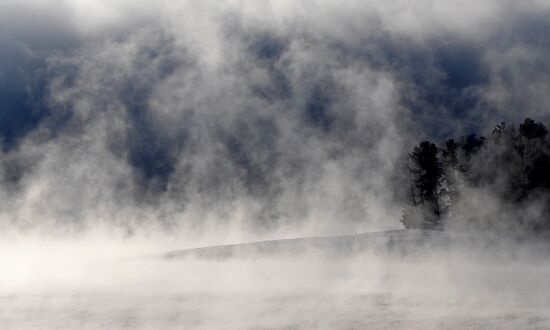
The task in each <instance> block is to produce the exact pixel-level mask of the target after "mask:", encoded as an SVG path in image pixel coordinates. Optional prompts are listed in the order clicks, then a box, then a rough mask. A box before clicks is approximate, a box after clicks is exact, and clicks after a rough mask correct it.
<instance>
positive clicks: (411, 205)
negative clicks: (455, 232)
mask: <svg viewBox="0 0 550 330" xmlns="http://www.w3.org/2000/svg"><path fill="white" fill-rule="evenodd" d="M407 174H408V180H409V182H408V185H409V186H410V193H409V197H408V199H407V203H406V206H405V207H404V210H403V217H402V222H403V224H404V225H405V227H406V228H440V227H443V225H445V224H446V223H447V222H448V221H451V220H452V221H458V222H462V223H466V224H468V225H473V226H479V227H478V228H491V227H493V228H499V229H511V228H515V229H518V228H522V229H524V230H525V229H526V230H531V231H550V138H549V135H548V129H547V127H546V126H545V125H544V124H543V123H540V122H536V121H534V120H533V119H530V118H527V119H525V120H524V122H523V123H522V124H520V125H519V126H518V127H516V126H514V125H506V124H505V123H501V124H499V125H497V126H496V127H495V129H494V130H493V131H492V134H491V135H489V137H488V138H485V137H483V136H478V135H475V134H470V135H467V136H463V137H461V138H459V139H458V140H455V139H448V140H446V141H445V142H444V143H443V144H442V145H441V147H440V148H438V147H437V146H436V145H435V144H433V143H431V142H429V141H423V142H421V143H420V144H419V145H418V146H416V147H415V148H414V149H413V150H412V152H411V153H410V154H409V155H408V164H407ZM461 191H468V192H474V194H473V195H472V194H469V195H468V194H462V193H461ZM476 192H477V193H476ZM485 197H489V198H488V199H487V198H485ZM476 198H477V199H480V198H481V199H484V200H487V201H489V202H488V203H487V204H486V205H484V204H483V203H484V202H480V201H478V200H476ZM470 208H473V210H472V209H470ZM455 210H456V211H457V212H455ZM476 212H477V213H476ZM488 212H492V213H488ZM466 218H467V219H466Z"/></svg>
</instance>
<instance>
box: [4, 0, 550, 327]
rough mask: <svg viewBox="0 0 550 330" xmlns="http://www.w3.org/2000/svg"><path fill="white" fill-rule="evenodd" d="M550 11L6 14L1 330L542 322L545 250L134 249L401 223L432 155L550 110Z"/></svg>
mask: <svg viewBox="0 0 550 330" xmlns="http://www.w3.org/2000/svg"><path fill="white" fill-rule="evenodd" d="M549 18H550V4H549V3H548V2H547V1H542V0H541V1H538V0H530V1H523V2H521V3H518V2H517V1H511V0H505V1H497V0H488V1H484V2H483V3H480V4H476V5H475V6H473V5H471V4H464V3H462V2H460V1H447V0H442V1H441V0H440V1H431V0H421V1H405V0H393V1H390V2H388V1H374V0H373V1H354V0H352V1H346V2H345V3H342V2H337V1H332V0H327V1H317V0H307V1H287V0H276V1H270V0H265V1H254V0H225V1H213V0H212V1H211V0H206V1H192V0H189V1H156V2H155V3H154V4H152V2H150V1H126V0H117V1H91V0H77V1H75V0H71V1H69V0H22V1H17V3H14V2H13V1H8V0H0V43H1V44H2V47H0V143H1V151H0V267H1V268H2V269H6V270H7V271H2V272H1V275H0V299H1V300H0V306H1V305H3V306H4V307H5V308H3V307H0V320H3V322H5V323H7V324H8V325H7V327H8V328H10V327H12V328H17V327H18V326H19V328H20V325H21V324H22V322H23V321H25V320H22V319H17V317H21V318H25V317H28V318H31V319H35V320H48V318H47V314H48V313H47V311H50V312H51V311H53V312H52V313H53V314H55V315H68V317H65V318H63V317H61V318H60V319H49V321H48V322H50V323H47V321H44V323H43V324H47V325H49V326H51V327H55V326H58V325H60V324H64V325H65V326H67V324H69V327H71V326H72V327H76V326H77V325H82V324H86V323H87V320H88V321H89V320H90V319H94V320H96V321H97V320H98V319H99V320H103V321H105V322H103V323H101V322H100V323H101V324H100V325H99V327H101V328H109V327H111V326H115V327H119V328H122V327H140V328H155V327H158V324H163V325H164V328H170V327H176V326H177V325H181V324H182V322H183V323H184V324H186V325H187V326H189V327H195V328H201V327H202V328H208V327H210V328H216V326H218V328H219V326H220V325H224V326H225V325H227V326H228V327H233V328H243V327H244V328H246V327H249V328H253V327H262V328H263V327H272V328H277V327H279V328H282V327H284V326H289V327H291V328H292V327H295V328H335V327H336V326H337V325H342V327H343V328H356V327H357V324H360V325H364V323H365V320H371V319H372V320H373V321H372V324H371V326H372V327H381V326H385V327H390V328H393V327H407V328H408V327H409V325H410V326H412V327H417V328H426V327H430V326H431V327H433V328H441V327H445V326H446V325H447V324H443V323H441V322H443V321H439V320H441V319H443V318H445V317H446V316H448V315H452V317H450V319H451V320H450V321H449V322H450V327H461V326H464V327H468V326H472V327H475V326H479V327H482V326H484V325H487V324H492V325H497V327H498V326H511V327H516V328H517V327H537V326H540V327H544V326H548V317H547V315H545V311H544V307H543V306H544V304H546V303H548V292H547V290H546V289H543V290H539V289H540V288H545V287H547V285H546V284H547V283H546V279H547V278H548V276H547V274H548V265H547V262H546V261H543V262H540V263H539V265H538V267H537V266H535V265H534V263H531V261H532V260H534V259H533V258H534V256H533V255H531V254H530V252H525V255H527V256H528V257H527V258H526V259H525V264H521V263H522V262H523V261H518V260H517V259H514V258H512V259H510V260H508V261H506V262H502V263H495V264H490V265H488V266H480V263H479V262H478V260H475V258H476V257H474V256H473V255H475V253H471V251H470V252H464V251H461V252H454V251H453V250H450V251H444V252H441V254H439V253H435V254H434V255H431V256H430V257H429V258H428V259H427V260H423V261H422V260H420V261H419V260H416V261H411V260H408V259H406V258H405V259H403V258H400V257H395V256H391V257H388V256H386V255H384V254H378V253H375V252H365V254H364V255H359V256H353V257H349V258H343V259H342V260H339V259H338V260H330V259H327V258H326V257H323V256H319V255H316V254H315V253H314V254H313V255H305V256H298V257H296V258H283V257H281V258H273V259H269V258H268V259H264V260H253V261H251V260H240V259H238V258H237V260H229V261H224V262H205V261H203V260H194V261H189V262H187V263H165V262H153V261H139V262H138V261H132V262H129V261H128V262H120V261H119V259H124V258H129V257H136V256H140V255H148V254H151V253H154V252H161V251H170V250H175V249H181V248H187V247H196V246H208V245H211V244H222V243H236V242H244V241H250V240H260V239H274V238H289V237H300V236H314V235H338V234H352V233H356V232H366V231H374V230H386V229H397V228H401V224H400V222H399V217H400V215H401V205H400V202H399V196H396V195H395V193H394V192H395V191H396V190H398V189H396V188H397V187H396V185H398V184H399V183H398V182H400V181H399V180H398V178H396V168H397V167H399V166H400V164H399V162H400V161H401V160H402V158H401V157H402V155H403V154H405V153H406V152H407V151H408V150H410V149H411V147H412V146H413V145H414V144H415V143H416V142H417V141H420V140H422V139H432V140H436V141H439V140H441V139H442V138H443V137H446V136H460V135H465V134H469V133H480V132H481V133H483V132H486V131H488V130H490V129H491V128H492V127H494V126H495V124H497V123H500V122H501V121H507V122H519V121H520V120H522V119H523V118H525V117H532V118H535V119H537V120H541V121H545V120H548V119H550V116H549V114H550V113H549V112H548V109H550V98H549V97H548V93H547V92H546V91H547V90H549V88H550V85H549V84H550V79H549V78H550V77H549V75H550V70H549V69H548V68H550V63H549V61H550V60H549V58H548V56H547V55H548V48H549V47H550V39H548V32H549V31H550V23H549V22H550V20H549ZM475 193H479V191H476V192H475ZM480 200H483V201H484V202H483V203H485V202H487V204H491V205H490V207H492V208H498V207H499V205H498V203H497V202H496V201H495V202H493V199H492V197H491V196H483V199H482V198H480ZM477 207H478V205H473V206H472V209H477ZM514 247H515V245H514V244H510V246H507V247H506V251H508V248H509V250H514ZM462 252H464V253H462ZM449 256H451V257H452V258H451V259H449V258H450V257H449ZM537 257H538V256H537ZM472 258H473V259H474V260H472ZM489 259H490V258H489ZM519 259H521V258H519ZM541 259H542V260H543V259H544V258H541ZM448 260H450V261H448ZM521 260H523V259H521ZM536 260H539V259H536ZM539 261H540V260H539ZM457 265H460V266H457ZM520 268H521V274H520V275H522V276H523V277H522V276H516V275H517V271H518V269H520ZM282 270H284V271H282ZM37 274H41V275H37ZM411 274H412V275H411ZM493 275H496V276H493ZM279 276H280V277H279ZM522 278H529V279H531V280H532V282H531V283H534V284H527V283H526V282H525V281H523V280H522ZM332 285H333V286H332ZM506 287H509V288H512V289H509V290H508V291H506ZM327 288H328V289H327ZM64 290H66V291H64ZM37 292H38V293H37ZM52 292H53V293H52ZM65 292H68V293H67V294H66V295H64V294H65ZM90 292H92V293H98V292H99V293H98V295H97V296H94V295H93V294H92V295H90ZM277 292H283V293H282V295H278V294H277ZM476 292H483V294H484V295H481V294H480V295H477V294H476ZM54 293H55V294H58V296H57V298H56V299H54V298H52V300H51V301H50V300H48V298H47V297H49V295H54ZM102 294H103V295H102ZM132 294H134V295H132ZM136 295H137V296H139V297H142V299H137V298H136ZM481 296H483V298H481ZM94 297H95V298H94ZM102 297H103V298H102ZM105 297H107V298H105ZM128 297H132V298H128ZM426 297H428V298H426ZM447 298H449V299H448V300H447ZM505 298H510V299H509V300H506V299H505ZM17 299H21V300H17ZM29 299H30V300H29ZM33 299H34V300H33ZM64 299H65V300H64ZM94 299H95V300H94ZM101 299H108V300H109V301H110V304H103V302H102V300H101ZM278 299H279V300H278ZM423 299H424V300H423ZM426 299H427V300H426ZM529 299H532V300H529ZM154 300H156V303H158V305H156V303H154V302H153V301H154ZM18 301H20V305H18ZM442 301H445V303H444V304H443V305H442V304H440V302H442ZM465 301H466V302H471V304H470V305H468V306H462V305H463V303H464V302H465ZM502 301H510V305H507V303H503V302H502ZM50 302H54V304H53V305H52V306H53V307H52V306H50V307H51V308H52V309H48V308H45V307H44V306H48V304H49V303H50ZM251 302H253V303H251ZM422 302H425V305H422ZM56 304H57V305H56ZM186 304H188V305H186ZM487 304H494V305H492V306H494V309H492V310H490V311H487V310H486V311H487V312H486V313H487V314H483V313H482V312H480V311H479V309H476V308H477V307H479V306H487ZM256 305H259V307H252V306H256ZM21 306H23V307H21ZM37 306H38V307H37ZM79 306H86V308H85V307H82V308H80V307H79ZM105 306H108V307H109V308H106V307H105ZM189 306H192V308H191V309H189V308H188V307H189ZM205 306H208V307H205ZM281 306H282V307H281ZM304 306H306V307H304ZM349 306H352V307H349ZM388 306H390V307H388ZM411 306H413V307H411ZM441 306H443V307H441ZM35 307H36V308H35ZM241 307H242V309H241ZM279 307H280V308H282V309H283V313H282V315H284V316H285V318H283V319H277V317H276V315H267V314H266V310H268V311H270V312H269V313H276V312H274V310H276V309H277V308H279ZM25 308H27V310H25V312H21V310H24V309H25ZM41 308H42V309H41ZM79 308H80V309H79ZM87 308H88V309H87ZM193 308H194V309H193ZM226 308H229V310H226ZM285 308H286V309H285ZM237 309H239V311H241V310H244V312H239V311H237ZM45 310H46V312H44V311H45ZM182 310H185V313H183V314H182V312H181V311H182ZM511 310H515V312H510V311H511ZM6 311H7V312H6ZM18 311H19V312H18ZM78 311H82V313H80V314H79V312H78ZM476 311H477V314H476ZM308 312H312V314H314V315H313V316H312V317H311V318H309V317H306V318H304V317H303V315H306V314H307V313H308ZM516 312H517V314H515V313H516ZM12 313H13V315H15V318H11V319H10V318H9V315H12ZM64 313H65V314H64ZM75 313H76V314H75ZM86 313H89V314H86ZM148 313H149V314H148ZM201 313H202V314H201ZM330 313H333V314H330ZM371 313H372V314H371ZM446 313H448V314H446ZM472 313H474V317H473V320H472V321H471V322H472V323H467V322H468V321H464V319H463V318H462V317H461V316H464V315H467V314H472ZM522 313H523V314H522ZM203 314H208V315H203ZM90 315H91V316H90ZM144 315H145V316H144ZM147 315H149V316H151V317H148V316H147ZM249 315H252V316H253V317H250V318H248V316H249ZM327 315H328V316H327ZM373 315H375V316H376V317H380V318H381V319H382V321H380V322H377V319H375V318H374V319H373V317H375V316H373ZM381 315H382V316H381ZM427 315H429V316H427ZM517 315H520V316H518V317H517V318H515V317H516V316H517ZM525 315H527V316H525ZM396 316H400V318H399V317H396ZM88 317H89V318H88ZM155 317H158V318H159V319H161V320H162V322H160V321H159V322H155V319H154V318H155ZM499 317H500V318H503V319H505V320H507V321H506V322H504V321H502V322H500V323H499V322H497V323H494V322H488V321H487V320H488V319H492V320H493V321H494V318H496V319H497V321H498V320H500V319H499ZM388 319H399V320H401V321H397V322H398V323H396V324H388V323H387V322H384V320H388ZM167 320H168V321H167ZM170 320H173V323H170V322H171V321H170ZM205 320H210V321H212V322H206V321H205ZM227 320H229V321H227ZM434 320H435V321H434ZM470 320H471V319H470ZM510 320H511V321H510ZM525 320H527V321H525ZM27 321H28V320H27ZM255 321H258V322H256V323H255ZM516 321H517V322H516ZM524 321H525V322H527V323H525V322H524ZM67 322H69V323H67ZM71 322H72V323H71ZM148 322H149V323H148ZM231 322H232V323H231ZM246 322H249V323H246ZM293 322H294V323H293ZM342 322H343V323H342ZM354 322H355V323H354ZM399 322H401V323H399ZM438 322H439V323H438ZM522 322H523V323H522ZM88 324H89V323H88ZM96 324H97V323H96ZM239 325H241V326H240V327H239ZM39 326H40V324H30V325H29V326H28V328H37V327H39Z"/></svg>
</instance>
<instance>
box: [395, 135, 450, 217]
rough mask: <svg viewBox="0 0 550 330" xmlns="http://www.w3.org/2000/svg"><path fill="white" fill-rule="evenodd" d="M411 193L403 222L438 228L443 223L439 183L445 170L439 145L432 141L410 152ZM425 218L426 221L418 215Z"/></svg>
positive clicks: (422, 143) (421, 144) (423, 143)
mask: <svg viewBox="0 0 550 330" xmlns="http://www.w3.org/2000/svg"><path fill="white" fill-rule="evenodd" d="M408 171H409V177H410V180H411V193H410V197H409V205H408V208H405V210H404V214H403V218H402V222H403V224H404V225H405V227H407V228H435V227H437V226H439V220H440V216H441V210H440V205H439V195H438V185H439V183H440V180H441V177H442V174H443V169H442V166H441V162H440V161H439V158H438V148H437V146H436V145H435V144H433V143H431V142H429V141H423V142H421V143H420V144H419V145H418V146H417V147H415V148H414V150H413V151H412V152H411V153H410V154H409V166H408ZM419 216H421V217H422V221H420V220H419V219H418V217H419Z"/></svg>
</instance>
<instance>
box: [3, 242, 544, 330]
mask: <svg viewBox="0 0 550 330" xmlns="http://www.w3.org/2000/svg"><path fill="white" fill-rule="evenodd" d="M158 242H159V241H158V240H154V241H151V242H150V244H145V243H144V240H140V241H139V242H137V241H133V242H132V241H126V240H125V241H123V242H117V243H115V242H114V241H112V240H111V241H109V242H106V241H97V240H96V241H93V240H91V239H90V240H87V241H79V242H76V241H72V242H70V241H69V242H67V241H65V242H61V241H56V242H55V243H51V242H50V243H47V242H44V241H39V240H36V241H35V242H34V244H29V242H28V241H27V244H24V245H23V244H8V245H4V246H2V262H3V266H4V267H3V271H2V277H1V278H0V285H1V286H0V292H1V304H2V312H1V313H0V323H1V324H2V327H3V328H4V329H54V328H73V327H79V328H84V329H99V328H111V329H126V328H130V329H155V328H163V329H176V328H178V329H181V328H182V327H183V328H196V329H219V328H226V329H256V328H269V329H288V328H314V329H333V328H338V329H356V328H370V327H374V328H402V329H426V328H428V329H441V328H447V329H459V328H472V329H484V328H503V329H518V328H546V327H548V326H549V325H550V317H549V314H548V312H549V311H548V303H549V302H550V301H549V299H550V296H549V294H550V292H548V275H550V263H549V262H548V259H547V257H545V256H544V257H541V256H539V257H537V258H535V257H534V256H536V255H537V254H536V253H534V252H533V251H534V250H532V251H526V253H523V254H522V253H520V252H518V251H519V250H520V249H523V250H527V248H526V246H522V247H520V248H518V247H515V248H516V250H514V251H515V252H514V253H507V252H512V251H507V252H506V251H504V252H503V248H505V247H506V246H508V247H511V245H505V244H501V245H500V246H499V251H495V250H493V249H490V248H487V247H486V245H485V244H483V245H482V246H483V247H482V246H481V245H480V246H478V247H472V245H471V244H470V247H464V245H463V244H459V245H457V246H455V247H452V248H450V247H448V248H444V247H441V248H440V249H438V250H432V251H431V252H429V250H426V251H425V253H424V254H422V255H418V254H416V255H412V256H411V255H409V256H408V257H407V256H402V255H400V254H396V253H389V252H384V251H381V250H376V251H374V250H371V251H369V250H361V251H360V252H359V253H358V254H350V255H347V256H340V257H338V258H335V257H331V256H330V255H328V254H325V253H321V250H318V249H315V248H312V247H310V248H309V249H308V248H307V243H304V244H305V247H306V248H304V249H303V251H304V252H303V253H301V254H296V255H294V256H288V255H282V254H277V253H275V254H271V255H270V256H269V257H266V256H265V255H261V254H258V255H257V256H253V255H250V254H249V255H248V256H246V257H244V256H239V255H235V256H234V257H233V258H229V259H221V260H212V259H200V258H193V257H190V258H185V259H170V260H165V259H162V258H160V256H161V255H160V254H159V255H157V258H134V257H135V256H136V253H137V252H138V251H144V252H145V251H147V252H149V251H152V250H155V249H165V248H169V247H167V246H164V247H161V246H159V243H158ZM461 243H464V242H461ZM484 243H485V242H484ZM283 244H284V243H283ZM334 248H335V249H337V247H334ZM547 248H548V246H547V245H546V250H543V251H544V252H546V251H547ZM14 249H15V250H16V251H17V252H14V251H13V250H14ZM539 252H540V250H539ZM16 256H17V257H16ZM138 256H139V253H138ZM526 256H527V257H526ZM128 257H130V258H128Z"/></svg>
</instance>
